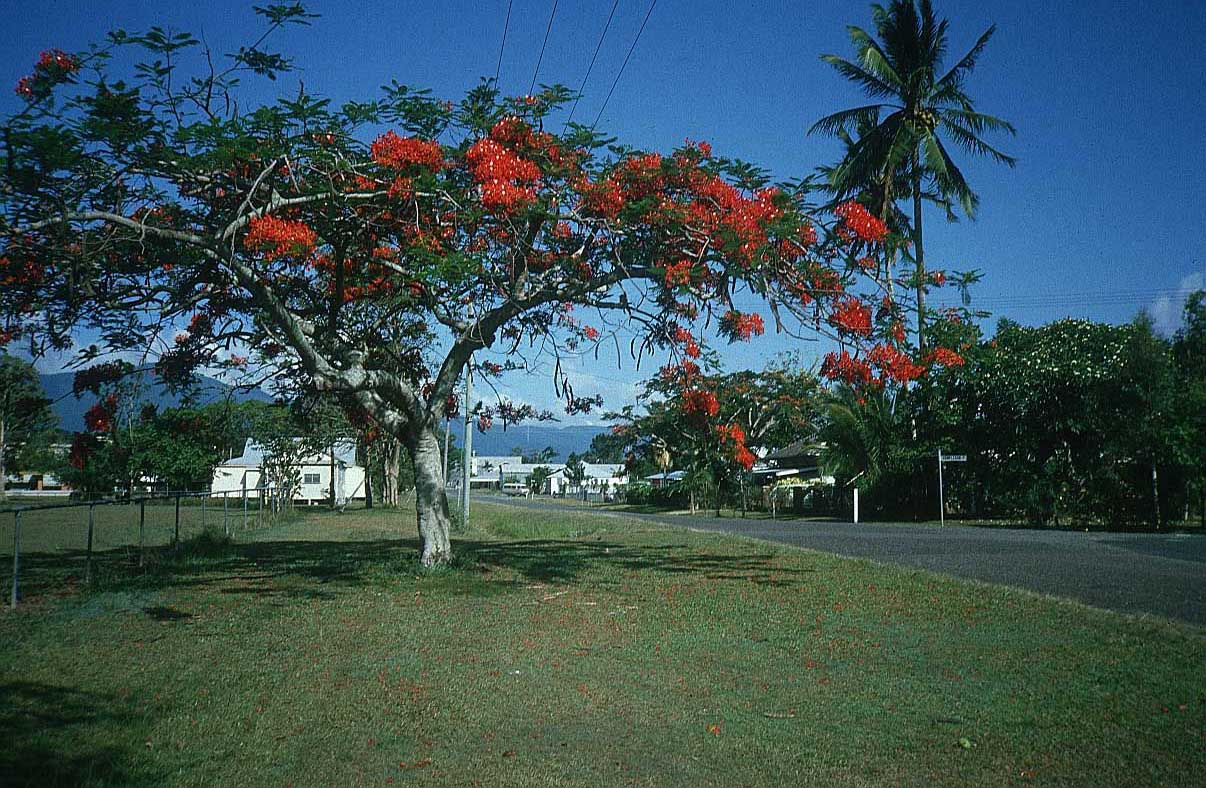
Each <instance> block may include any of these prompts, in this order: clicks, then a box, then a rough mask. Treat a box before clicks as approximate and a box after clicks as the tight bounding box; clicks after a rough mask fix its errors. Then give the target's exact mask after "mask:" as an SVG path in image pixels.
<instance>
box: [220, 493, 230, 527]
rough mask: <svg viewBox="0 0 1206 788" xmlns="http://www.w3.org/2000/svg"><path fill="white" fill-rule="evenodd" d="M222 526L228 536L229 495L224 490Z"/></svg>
mask: <svg viewBox="0 0 1206 788" xmlns="http://www.w3.org/2000/svg"><path fill="white" fill-rule="evenodd" d="M222 528H223V529H224V530H225V531H226V535H227V536H230V496H229V495H227V492H226V491H223V492H222Z"/></svg>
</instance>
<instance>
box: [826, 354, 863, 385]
mask: <svg viewBox="0 0 1206 788" xmlns="http://www.w3.org/2000/svg"><path fill="white" fill-rule="evenodd" d="M821 375H822V376H823V377H824V378H826V379H828V380H840V381H843V382H844V383H849V384H850V385H852V386H856V385H860V384H866V383H870V382H871V378H872V375H871V367H869V366H867V364H865V363H863V362H862V361H859V360H858V359H857V358H854V357H853V356H851V355H850V354H849V353H848V352H846V351H845V350H843V351H842V354H841V355H840V356H839V355H838V354H837V353H827V354H826V355H825V360H824V361H822V362H821Z"/></svg>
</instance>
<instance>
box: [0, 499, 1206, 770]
mask: <svg viewBox="0 0 1206 788" xmlns="http://www.w3.org/2000/svg"><path fill="white" fill-rule="evenodd" d="M475 511H476V515H475V520H476V526H475V530H473V531H472V532H470V533H468V534H466V535H465V536H464V538H461V539H459V540H458V541H457V544H456V549H457V555H458V559H457V561H456V562H455V564H454V565H453V566H452V567H449V568H446V569H443V570H440V571H437V572H421V571H419V570H418V569H417V568H416V566H415V563H414V555H415V549H416V548H417V544H416V543H415V542H414V541H413V540H410V539H399V538H398V536H397V535H398V533H399V532H405V533H409V532H410V531H411V530H412V524H411V521H412V519H413V515H411V514H410V513H402V514H399V513H396V512H387V511H374V512H359V513H347V514H344V515H333V514H326V513H306V514H304V515H303V516H301V517H300V518H299V519H298V520H297V521H295V522H292V523H286V524H282V525H280V526H278V527H274V528H270V529H264V530H261V531H248V532H236V534H235V538H234V539H233V540H230V541H228V540H225V539H224V538H220V537H215V536H206V537H199V538H197V539H195V540H193V541H191V542H188V543H186V544H185V545H184V547H183V549H181V550H180V551H178V552H175V551H169V552H166V553H163V554H162V555H159V556H157V561H156V562H155V563H154V564H152V565H149V566H147V567H143V568H142V569H139V568H137V566H136V565H131V564H130V563H129V562H128V561H125V560H122V559H120V558H115V559H114V560H112V561H109V562H108V563H106V564H105V566H106V567H107V569H106V573H105V574H104V576H103V578H102V579H101V580H100V581H99V582H98V584H97V587H96V588H95V589H94V590H90V591H88V592H86V593H82V592H81V593H68V594H64V595H61V596H57V597H52V596H50V595H43V596H41V597H36V598H33V599H30V600H28V601H29V604H28V605H27V606H25V607H23V608H21V609H19V610H18V611H16V612H15V613H8V614H5V615H3V616H0V642H3V643H5V648H4V649H3V652H2V655H0V710H2V711H0V735H2V736H3V737H4V740H5V741H6V742H7V743H8V746H7V747H6V748H3V749H0V784H4V785H9V784H13V785H20V784H36V785H54V784H63V785H68V784H70V785H74V784H85V785H104V784H133V785H138V784H145V785H153V784H154V785H158V784H179V785H202V784H205V785H208V784H227V785H248V784H271V783H282V784H283V783H295V784H299V785H302V784H304V785H326V784H340V785H349V784H350V785H360V784H387V783H388V782H390V781H392V782H394V783H395V784H403V783H414V784H444V783H448V784H458V785H464V784H480V785H487V786H493V785H533V786H535V785H623V784H649V785H762V784H814V785H834V784H836V785H864V784H882V783H888V784H919V785H929V784H932V783H940V784H989V785H1001V784H1013V783H1026V782H1029V781H1031V780H1036V781H1038V782H1042V783H1071V784H1091V783H1102V784H1109V785H1126V784H1130V785H1150V784H1158V783H1165V784H1186V785H1188V784H1194V782H1195V781H1196V780H1197V779H1198V778H1199V776H1200V774H1201V773H1202V770H1203V769H1204V768H1206V756H1204V755H1203V753H1204V752H1206V747H1204V746H1203V744H1204V743H1203V729H1204V722H1206V706H1204V704H1206V697H1204V690H1203V686H1204V685H1203V682H1202V678H1201V677H1202V676H1203V675H1204V670H1206V651H1204V649H1203V639H1202V631H1201V630H1200V629H1195V628H1191V627H1186V626H1182V625H1177V624H1173V623H1170V622H1166V621H1163V620H1160V619H1154V618H1143V619H1136V618H1127V617H1123V616H1120V615H1117V614H1113V613H1108V612H1103V611H1098V610H1093V609H1089V608H1085V607H1082V606H1079V605H1075V604H1072V603H1065V602H1060V601H1056V600H1051V599H1046V598H1041V597H1037V596H1034V595H1031V594H1028V593H1025V592H1020V591H1013V590H1008V589H1002V588H999V587H992V586H987V585H981V584H972V583H966V582H958V581H955V580H951V579H947V578H944V577H940V576H937V575H932V574H928V573H925V572H920V571H909V570H903V569H892V568H885V567H882V566H877V565H872V564H870V563H867V562H862V561H852V560H845V559H839V558H834V557H830V556H825V555H821V554H816V553H810V552H804V551H794V550H790V549H787V548H779V547H776V546H772V545H767V544H763V543H758V542H753V541H746V540H740V539H735V538H732V537H727V536H723V535H718V534H701V533H692V532H687V531H685V530H680V529H676V528H672V527H668V526H661V525H657V524H651V523H647V522H643V521H642V522H634V521H623V520H619V519H617V518H614V517H609V518H600V517H597V516H593V515H591V514H590V513H589V512H579V511H571V510H567V511H565V512H545V511H525V510H517V509H514V508H503V507H495V506H488V505H483V506H480V507H478V508H477V509H476V510H475ZM60 555H61V554H59V553H55V552H53V551H46V552H44V553H42V558H41V559H40V560H44V561H45V562H46V563H47V564H53V562H54V561H55V560H62V558H61V557H59V558H56V557H57V556H60Z"/></svg>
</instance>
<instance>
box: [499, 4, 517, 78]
mask: <svg viewBox="0 0 1206 788" xmlns="http://www.w3.org/2000/svg"><path fill="white" fill-rule="evenodd" d="M514 2H515V0H507V21H506V22H504V23H503V34H502V43H501V44H499V45H498V65H497V66H495V67H494V89H495V90H497V89H498V75H499V74H500V73H502V59H503V50H504V49H506V47H507V30H508V29H510V27H511V4H512V3H514Z"/></svg>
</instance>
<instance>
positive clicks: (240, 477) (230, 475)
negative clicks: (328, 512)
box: [210, 440, 365, 501]
mask: <svg viewBox="0 0 1206 788" xmlns="http://www.w3.org/2000/svg"><path fill="white" fill-rule="evenodd" d="M343 454H344V456H354V452H353V453H351V454H350V455H349V453H348V452H346V451H345V452H344V453H343ZM337 456H339V453H338V452H337ZM261 460H262V454H261V452H260V451H259V450H258V448H257V447H255V446H254V443H253V442H252V441H251V440H248V441H247V445H246V447H245V448H244V450H243V454H242V455H241V456H239V457H234V458H232V459H230V460H227V461H226V462H224V463H222V464H221V465H219V466H218V467H217V468H215V469H214V477H213V481H212V483H211V485H210V491H211V494H213V495H221V494H228V495H229V494H233V495H242V492H243V490H244V489H247V490H254V489H255V488H256V487H258V486H259V484H260V478H261V471H260V462H261ZM298 470H299V472H300V478H301V485H300V486H299V487H298V489H297V490H296V491H295V492H294V494H293V500H295V501H324V500H329V499H330V496H331V458H330V455H329V454H322V455H318V456H315V457H307V458H305V459H304V460H302V462H301V463H299V465H298ZM364 485H365V472H364V468H362V467H361V466H359V465H355V464H348V463H347V462H346V461H344V460H342V459H337V460H336V462H335V497H336V498H337V499H339V500H346V499H353V500H355V499H363V498H364V497H365V489H364ZM250 494H251V495H253V496H254V495H258V493H250Z"/></svg>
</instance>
